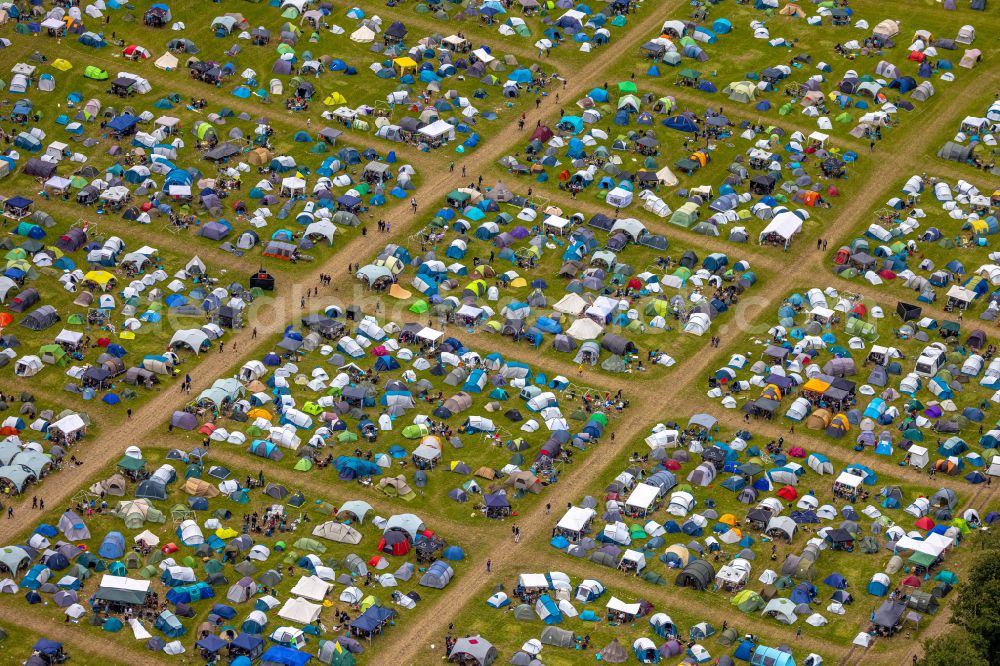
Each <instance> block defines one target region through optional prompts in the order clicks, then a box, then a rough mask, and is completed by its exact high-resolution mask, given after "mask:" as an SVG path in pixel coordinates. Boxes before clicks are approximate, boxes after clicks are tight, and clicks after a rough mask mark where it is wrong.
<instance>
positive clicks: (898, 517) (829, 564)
mask: <svg viewBox="0 0 1000 666" xmlns="http://www.w3.org/2000/svg"><path fill="white" fill-rule="evenodd" d="M687 418H688V417H687V416H684V417H679V418H678V419H677V421H678V423H679V424H680V428H681V429H683V428H684V426H685V424H686V421H687ZM661 420H662V421H663V422H667V419H666V418H662V419H661ZM746 430H748V431H749V432H751V433H752V432H753V430H754V427H753V426H752V425H750V426H747V428H746ZM648 434H649V432H648V431H647V432H644V433H643V435H642V437H643V438H644V437H645V436H646V435H648ZM736 436H737V433H736V432H733V431H732V430H729V429H727V428H721V429H720V428H716V430H713V432H712V433H711V435H710V437H709V439H708V440H705V439H702V440H701V441H702V442H703V443H704V444H705V445H706V446H708V445H710V444H711V443H712V442H722V443H730V442H732V441H733V439H734V438H735V437H736ZM691 441H694V439H692V440H691ZM766 443H767V442H766V441H765V440H764V439H761V438H760V437H754V438H751V439H750V440H749V441H748V443H747V445H748V447H752V446H756V447H759V448H760V449H761V450H762V451H763V450H764V447H765V444H766ZM796 444H797V442H796V440H795V438H794V437H791V436H790V437H789V438H788V441H786V442H785V450H786V452H787V451H788V449H789V447H790V446H795V445H796ZM803 446H805V447H806V453H807V454H808V453H810V451H809V449H808V444H803ZM681 449H683V447H681ZM649 451H650V449H649V447H648V446H647V445H646V443H645V442H644V441H643V439H642V438H639V439H637V440H636V441H635V442H634V443H633V444H632V445H631V446H630V447H628V449H626V450H625V451H623V453H622V454H621V456H620V457H619V458H618V459H616V460H615V461H614V462H613V463H612V464H611V465H609V466H608V467H607V469H606V471H605V472H604V473H603V474H601V475H599V476H598V477H596V478H594V479H593V480H592V482H591V483H590V484H589V486H588V487H589V495H590V496H591V497H592V498H596V499H597V500H598V504H597V507H596V510H597V514H598V516H597V518H596V519H595V521H594V524H593V528H592V530H591V532H590V534H589V536H591V537H596V536H597V535H598V534H600V532H601V530H602V529H603V526H604V524H605V523H604V521H603V520H602V519H601V514H602V513H603V508H602V507H603V504H602V501H603V500H604V499H607V498H608V497H607V492H608V491H607V489H608V487H609V486H610V485H611V484H612V483H613V482H615V481H616V480H620V479H619V475H620V474H622V473H623V472H624V471H626V470H628V471H630V473H632V474H633V475H635V474H637V472H638V471H640V470H641V471H642V472H643V475H649V474H651V473H652V472H653V471H656V469H662V467H658V468H656V469H654V467H655V466H656V463H655V461H648V462H641V461H638V459H637V458H635V457H634V456H635V454H638V455H640V456H641V455H644V454H647V453H649ZM667 453H668V454H672V453H673V451H671V450H668V451H667ZM691 458H692V462H689V463H682V466H681V469H680V470H679V471H677V472H675V474H676V476H677V480H678V482H679V483H680V484H682V485H683V484H685V483H686V481H685V480H686V477H687V474H688V473H689V472H690V471H691V470H692V469H694V467H695V466H696V464H697V463H698V462H699V456H698V455H697V454H693V455H692V456H691ZM827 459H828V460H829V461H830V463H831V464H832V467H833V469H834V473H833V475H830V474H825V475H819V474H817V473H816V472H814V471H813V470H812V469H809V468H808V467H806V460H804V459H795V458H790V459H789V462H795V463H798V464H800V465H802V466H803V467H806V471H805V474H804V475H803V476H802V477H801V478H800V480H799V482H798V484H797V486H796V488H795V490H796V492H797V494H798V495H799V496H804V495H806V494H810V493H811V494H813V495H814V496H815V498H816V500H817V501H818V503H819V505H820V506H822V505H824V504H832V505H833V506H834V507H835V508H836V509H837V510H838V511H840V510H841V509H843V508H844V502H843V500H837V499H836V498H835V497H834V495H833V492H832V486H833V481H834V479H835V478H836V475H837V474H838V473H839V472H841V471H842V470H843V469H844V468H845V467H846V465H847V464H848V463H850V462H854V461H855V458H853V457H852V456H849V455H848V452H847V451H845V453H844V455H843V456H836V457H834V456H827ZM747 460H748V458H747V457H746V454H742V455H741V456H740V457H739V462H741V463H742V462H746V461H747ZM757 460H758V461H760V462H761V464H762V466H763V467H764V468H765V469H768V468H770V467H774V463H768V462H767V460H766V459H764V460H761V459H760V458H757ZM860 462H861V463H862V464H863V463H864V461H863V460H862V461H860ZM730 476H731V474H730V473H726V472H720V473H719V475H718V477H717V478H716V479H715V481H714V482H713V483H712V484H711V485H709V486H707V487H698V486H695V487H694V488H693V489H691V484H687V487H688V489H689V490H690V492H691V493H692V494H693V495H694V497H695V499H696V502H697V504H696V506H695V507H694V509H693V510H692V511H691V514H694V513H702V512H704V511H706V510H707V509H708V508H711V509H713V510H714V511H716V514H717V515H718V516H720V517H723V516H725V515H726V514H729V515H731V516H734V517H735V519H736V526H735V527H736V528H737V529H741V530H742V534H743V535H744V536H746V535H749V536H750V537H751V539H752V540H753V542H754V543H753V544H752V545H751V546H749V550H750V551H751V552H752V553H753V556H754V558H755V559H754V560H753V561H752V572H751V574H750V577H749V583H748V584H747V588H748V589H751V590H754V591H759V590H760V589H761V587H762V584H761V583H760V582H758V580H757V578H758V576H760V574H761V573H762V572H763V570H764V569H765V568H771V569H773V570H775V571H776V572H778V573H779V574H780V566H781V563H783V562H784V560H785V558H786V556H788V555H794V554H798V553H800V552H801V551H802V548H803V547H804V546H805V544H806V542H807V541H808V540H809V539H812V538H814V532H815V531H817V530H819V529H820V528H821V527H824V526H830V525H833V526H837V525H838V524H839V522H838V521H839V520H840V518H839V517H838V518H837V519H834V520H833V521H826V522H824V523H822V524H820V525H808V524H807V525H805V526H802V525H800V529H798V530H796V534H795V536H794V538H793V540H792V541H791V543H786V542H785V540H784V539H777V540H772V539H770V538H768V537H767V536H765V535H764V534H762V533H760V532H757V531H755V530H753V529H752V528H749V527H747V526H746V525H744V517H745V515H746V512H747V511H748V510H749V509H751V508H753V507H754V506H755V505H756V504H757V502H751V503H750V504H742V503H740V502H739V501H737V494H736V493H734V492H732V491H730V490H727V489H725V488H723V487H722V485H721V484H722V482H723V481H724V480H725V479H727V478H729V477H730ZM640 478H642V477H641V476H640ZM757 478H758V479H759V478H760V477H759V476H758V477H757ZM933 483H934V482H933V481H928V482H927V484H921V485H916V484H913V483H911V482H907V481H904V480H902V479H901V478H893V477H891V476H887V475H885V474H879V475H878V480H877V482H876V483H875V484H873V485H871V486H863V488H864V490H866V491H868V492H870V493H871V498H870V499H868V500H859V501H858V502H856V503H854V505H853V506H854V508H855V510H856V511H857V512H858V513H859V514H860V517H861V521H860V523H859V524H860V528H861V532H860V534H861V535H867V534H872V531H871V526H872V520H871V519H870V518H868V517H866V516H865V515H863V514H861V510H862V509H863V508H865V507H866V506H868V505H872V506H876V507H878V506H879V503H880V500H881V498H880V497H879V495H878V493H879V491H880V489H882V488H884V487H887V486H896V487H898V488H899V489H900V490H901V492H902V495H903V501H902V506H901V507H900V508H899V509H895V510H890V509H884V508H880V511H881V512H882V513H883V514H884V515H885V516H886V517H887V518H888V519H889V521H890V522H889V523H888V524H899V525H901V526H902V527H903V528H904V529H907V530H909V529H912V525H913V521H914V520H915V519H914V518H913V516H911V515H908V514H905V513H903V511H902V508H903V507H905V506H907V505H908V504H909V503H910V502H912V501H913V500H914V499H915V498H917V497H919V496H929V495H930V494H931V493H932V492H934V491H935V490H936V486H934V485H933ZM779 486H780V484H776V485H775V486H774V487H775V489H777V488H778V487H779ZM680 489H681V488H680V487H675V488H674V489H673V490H672V491H671V492H676V491H678V490H680ZM970 494H971V492H970ZM628 496H629V491H628V490H625V491H624V492H623V493H622V494H621V495H620V496H614V497H612V498H611V499H618V500H619V501H621V502H624V501H625V499H626V498H627V497H628ZM766 496H773V495H771V494H769V493H764V492H762V493H761V494H760V496H759V497H758V500H762V499H764V498H765V497H766ZM668 498H669V493H668V497H666V498H664V499H663V501H662V505H661V506H660V508H658V509H657V510H655V511H653V512H651V513H649V514H647V515H646V516H645V517H632V518H629V517H625V518H623V520H625V521H626V522H628V523H630V524H633V529H634V528H635V527H636V526H638V527H640V528H641V526H643V525H644V524H645V522H646V521H649V520H653V521H655V522H657V523H659V524H665V523H666V522H667V521H669V520H673V521H675V522H676V523H677V524H682V523H683V522H684V520H685V519H684V518H679V517H675V516H671V515H668V514H667V513H666V506H667V503H668ZM582 499H583V498H578V500H577V501H576V504H577V505H579V503H580V500H582ZM965 499H966V498H965V496H964V494H963V495H960V496H959V498H958V505H957V506H958V507H962V506H964V504H965ZM783 503H784V504H786V506H787V507H788V508H786V509H785V511H784V513H783V515H786V516H787V515H789V512H790V511H793V510H796V507H795V504H796V502H795V501H791V502H789V501H787V500H785V501H783ZM557 513H558V512H557ZM689 515H690V514H689ZM557 520H558V517H556V519H555V520H554V521H553V522H554V523H555V522H556V521H557ZM716 524H717V522H716V521H714V520H711V519H710V520H708V525H707V526H706V527H705V536H706V537H707V536H710V535H713V534H714V536H715V537H718V536H719V535H718V534H717V533H714V531H713V528H714V527H715V525H716ZM888 524H887V525H886V527H887V526H888ZM883 529H884V528H883ZM663 538H664V540H665V541H666V545H667V546H668V547H669V546H670V545H672V544H686V543H691V542H692V541H694V542H698V541H701V542H702V543H704V538H699V537H694V538H692V537H689V536H686V535H685V534H684V533H682V532H681V533H677V534H671V533H669V532H668V533H667V534H665V535H663ZM877 539H878V540H879V542H880V543H881V542H883V541H884V537H882V536H878V537H877ZM644 541H645V538H644V537H642V536H639V537H633V540H632V544H631V546H630V547H631V548H633V549H637V550H644V549H645V550H646V562H647V569H646V572H653V573H655V574H657V575H659V576H662V577H663V578H665V579H666V582H665V584H666V585H667V586H668V589H669V590H670V593H669V596H670V598H671V599H672V600H673V603H672V604H671V605H670V606H669V610H666V611H665V612H667V613H670V614H673V611H674V609H675V608H683V600H684V599H686V598H690V599H692V600H698V601H703V602H704V601H705V600H706V599H707V598H708V599H710V600H709V601H708V603H713V604H721V603H722V601H721V600H722V599H730V598H731V597H732V596H733V595H732V593H728V592H726V591H724V590H720V591H708V592H696V591H694V590H692V589H690V588H683V589H678V588H675V587H673V584H674V577H675V576H676V574H677V569H671V568H669V567H668V566H667V565H665V564H664V563H663V562H661V561H659V560H658V559H657V558H658V557H659V555H660V554H662V553H663V552H664V549H663V547H662V546H661V547H659V548H655V549H649V548H644V546H643V545H642V544H643V542H644ZM599 545H600V544H599ZM720 545H721V550H720V551H719V552H718V553H717V555H718V557H716V554H713V553H711V552H710V553H709V554H708V555H707V558H708V559H710V561H711V562H712V563H713V566H714V568H715V570H716V571H718V570H719V568H720V567H721V566H723V564H725V563H726V562H727V561H728V560H731V559H732V558H734V557H736V556H737V555H738V554H739V553H740V552H741V551H742V550H743V548H742V547H741V546H740V545H739V544H737V543H733V544H731V545H727V544H726V543H724V542H723V543H721V544H720ZM772 545H773V546H774V547H775V551H774V555H772V554H771V547H772ZM623 548H624V546H623ZM890 554H891V553H889V552H888V551H885V550H884V549H883V550H882V551H881V552H880V553H879V554H876V555H867V554H863V553H861V552H860V550H857V549H855V552H851V553H848V552H843V551H836V552H835V551H832V550H829V549H826V550H823V551H822V554H821V555H820V557H819V560H818V561H817V563H816V566H815V572H814V574H813V576H812V578H811V581H812V583H813V584H814V585H815V586H816V587H817V588H818V592H819V594H818V597H817V598H816V601H815V602H814V603H813V607H812V611H813V612H817V613H820V614H822V615H824V616H825V617H826V618H827V619H828V620H829V624H827V625H826V626H824V627H812V626H810V625H808V624H806V623H805V619H806V617H807V616H800V617H799V619H798V622H797V623H796V624H795V626H796V627H801V628H802V632H803V634H804V635H808V636H812V637H816V638H820V639H823V640H826V641H831V642H835V643H838V644H846V643H848V642H849V641H851V640H852V639H853V638H854V636H855V635H856V634H857V632H858V631H860V630H864V629H865V628H867V624H866V618H867V617H868V614H869V613H870V612H871V611H872V610H874V608H876V607H877V606H878V605H879V604H880V603H881V600H879V599H877V598H876V597H873V596H870V595H868V594H867V593H866V592H865V588H866V586H867V584H868V581H869V580H870V578H871V576H872V575H873V574H875V573H876V572H879V571H882V570H883V569H884V567H885V566H886V563H887V561H888V559H889V556H890ZM569 559H570V560H571V561H572V560H573V558H569ZM587 566H588V567H590V568H592V569H593V576H594V577H596V578H598V579H599V580H601V581H602V582H604V583H605V584H607V585H611V586H612V587H613V586H614V581H615V579H616V578H617V577H619V576H622V575H623V574H622V573H621V572H619V571H609V570H607V569H602V568H601V567H600V566H597V565H594V564H590V563H587ZM956 566H958V565H957V564H953V563H952V562H951V561H950V559H949V561H948V562H946V564H945V565H944V566H943V568H944V569H951V570H954V568H953V567H956ZM834 572H839V573H841V574H842V575H843V576H844V577H845V578H847V580H848V582H849V583H850V587H849V591H850V592H851V594H852V595H853V597H854V602H853V603H852V604H849V605H846V606H845V607H844V610H845V614H844V615H840V616H838V615H835V614H833V613H832V612H828V611H827V604H828V603H829V601H830V595H831V594H832V592H833V590H832V589H831V588H830V587H829V586H827V585H825V584H824V583H823V581H824V580H825V579H826V577H827V576H828V575H829V574H831V573H834ZM644 573H645V572H644ZM903 575H905V574H903ZM643 582H646V581H645V579H643ZM799 582H800V579H796V581H795V583H796V584H798V583H799ZM897 582H898V581H897ZM646 584H647V585H648V586H649V590H650V595H651V596H653V597H654V598H659V597H660V596H661V595H660V594H659V593H657V592H655V591H656V590H657V588H656V587H655V586H653V585H649V584H648V582H647V583H646ZM925 587H926V585H925ZM780 596H786V595H785V594H781V595H780ZM726 607H727V608H731V609H732V610H733V615H734V616H735V617H737V618H738V617H740V616H739V615H738V614H737V613H736V609H735V608H733V607H732V606H728V605H727V606H726ZM749 617H754V614H751V615H749V616H748V618H749ZM733 622H734V623H735V620H734V621H733ZM771 622H774V620H771V619H767V620H765V621H764V622H763V624H762V625H759V626H763V627H766V626H768V625H769V624H770V623H771ZM926 623H927V622H926V621H924V622H923V623H921V624H922V625H926ZM755 633H756V631H755Z"/></svg>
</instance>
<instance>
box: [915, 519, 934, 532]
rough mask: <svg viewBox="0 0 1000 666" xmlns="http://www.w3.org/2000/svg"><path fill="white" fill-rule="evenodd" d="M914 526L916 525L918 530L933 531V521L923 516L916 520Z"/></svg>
mask: <svg viewBox="0 0 1000 666" xmlns="http://www.w3.org/2000/svg"><path fill="white" fill-rule="evenodd" d="M916 524H917V529H918V530H932V529H934V521H933V520H931V519H930V518H928V517H927V516H924V517H923V518H920V519H918V520H917V523H916Z"/></svg>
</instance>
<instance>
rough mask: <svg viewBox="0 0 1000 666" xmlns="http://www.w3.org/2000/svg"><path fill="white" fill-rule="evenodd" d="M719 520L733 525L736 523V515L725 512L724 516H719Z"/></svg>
mask: <svg viewBox="0 0 1000 666" xmlns="http://www.w3.org/2000/svg"><path fill="white" fill-rule="evenodd" d="M719 522H720V523H723V524H725V525H729V526H730V527H732V526H734V525H736V516H734V515H733V514H731V513H726V514H723V515H722V517H721V518H719Z"/></svg>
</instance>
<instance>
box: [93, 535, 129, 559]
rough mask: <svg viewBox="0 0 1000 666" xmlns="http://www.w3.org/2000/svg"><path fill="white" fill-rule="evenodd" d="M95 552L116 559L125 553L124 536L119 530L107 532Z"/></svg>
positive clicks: (106, 557)
mask: <svg viewBox="0 0 1000 666" xmlns="http://www.w3.org/2000/svg"><path fill="white" fill-rule="evenodd" d="M97 554H98V555H100V556H101V557H103V558H105V559H108V560H117V559H118V558H119V557H121V556H123V555H124V554H125V536H124V535H123V534H122V533H121V532H108V535H107V536H106V537H104V541H103V542H102V543H101V547H100V548H99V549H98V550H97Z"/></svg>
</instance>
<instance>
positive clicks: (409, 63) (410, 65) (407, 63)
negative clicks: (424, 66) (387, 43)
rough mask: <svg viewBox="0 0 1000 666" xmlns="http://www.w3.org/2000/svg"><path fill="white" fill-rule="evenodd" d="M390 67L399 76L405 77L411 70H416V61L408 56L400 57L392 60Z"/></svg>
mask: <svg viewBox="0 0 1000 666" xmlns="http://www.w3.org/2000/svg"><path fill="white" fill-rule="evenodd" d="M392 65H393V68H394V69H395V70H396V71H397V72H398V73H399V75H400V76H404V75H406V74H407V73H409V71H410V70H411V69H412V70H416V69H417V61H416V60H414V59H413V58H411V57H409V56H400V57H398V58H396V59H394V60H393V61H392Z"/></svg>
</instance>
